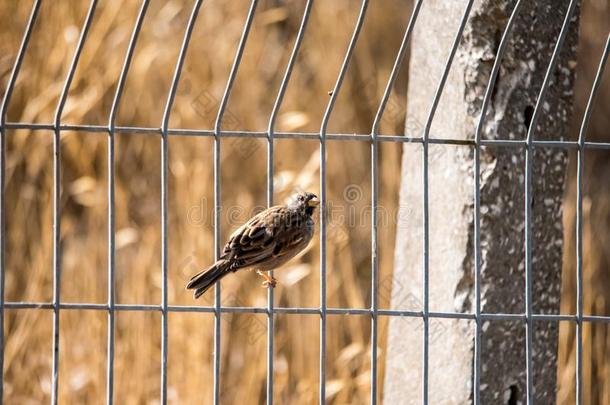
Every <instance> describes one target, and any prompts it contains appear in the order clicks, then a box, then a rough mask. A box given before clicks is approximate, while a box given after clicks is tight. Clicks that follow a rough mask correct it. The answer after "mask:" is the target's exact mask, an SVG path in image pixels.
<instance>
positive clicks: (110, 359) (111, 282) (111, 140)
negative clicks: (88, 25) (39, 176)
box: [106, 0, 149, 405]
mask: <svg viewBox="0 0 610 405" xmlns="http://www.w3.org/2000/svg"><path fill="white" fill-rule="evenodd" d="M148 3H149V0H144V1H143V2H142V6H141V7H140V11H139V13H138V16H137V19H136V23H135V26H134V29H133V32H132V34H131V38H130V40H129V45H128V46H127V52H126V54H125V61H124V63H123V67H122V68H121V73H120V75H119V80H118V83H117V87H116V91H115V93H114V99H113V100H112V106H111V107H110V116H109V118H108V343H107V347H108V348H107V364H106V403H107V404H108V405H111V404H112V403H113V402H114V332H115V316H114V315H115V314H114V312H115V258H116V245H115V217H116V204H115V175H114V163H115V150H114V144H115V126H116V125H115V123H116V115H117V112H118V108H119V105H120V102H121V96H122V95H123V89H124V88H125V82H126V80H127V74H128V72H129V66H130V65H131V60H132V58H133V53H134V50H135V47H136V42H137V40H138V34H139V33H140V30H141V29H142V23H143V21H144V17H145V16H146V10H147V9H148Z"/></svg>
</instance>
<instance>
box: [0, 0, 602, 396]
mask: <svg viewBox="0 0 610 405" xmlns="http://www.w3.org/2000/svg"><path fill="white" fill-rule="evenodd" d="M41 2H42V1H41V0H36V1H35V2H34V4H33V8H32V11H31V15H30V17H29V21H28V23H27V26H26V29H25V32H24V34H23V39H22V43H21V46H20V48H19V50H18V53H17V56H16V60H15V62H14V66H13V69H12V72H11V75H10V78H9V81H8V84H7V87H6V92H5V94H4V98H3V100H2V104H1V106H0V131H1V138H0V139H1V145H0V146H1V159H2V160H1V166H0V176H1V177H0V189H1V190H2V193H1V206H0V211H1V221H2V223H1V227H2V234H1V249H0V254H1V258H0V264H1V266H2V267H1V272H0V328H2V330H1V331H0V332H1V333H0V348H2V352H4V310H5V309H7V308H8V309H26V308H30V309H32V308H33V309H47V310H52V311H53V379H52V384H53V385H52V403H53V404H56V403H57V402H58V384H59V380H58V364H59V361H60V351H59V319H60V316H59V315H60V311H62V310H100V311H106V312H107V313H108V352H107V392H106V402H107V403H108V404H111V403H113V377H114V376H113V371H114V357H115V356H114V348H115V339H114V333H115V314H116V312H117V311H154V312H160V313H161V316H162V328H161V342H162V347H161V359H160V361H161V376H160V378H161V403H163V404H165V403H166V402H167V353H168V314H169V313H170V312H207V313H213V314H214V316H215V333H214V403H219V398H220V397H219V395H220V392H219V385H220V384H219V378H220V352H221V349H222V348H221V346H220V343H221V317H222V314H223V313H250V314H256V313H258V314H266V315H267V356H266V361H267V387H266V392H267V403H269V404H271V403H272V401H273V383H274V381H273V360H274V349H273V347H274V314H311V315H319V317H320V348H319V354H320V370H319V379H320V380H319V383H320V385H319V402H320V403H324V402H325V389H326V388H325V383H326V370H325V354H326V320H327V317H328V316H329V315H347V316H349V315H368V316H370V318H371V353H370V356H371V397H370V402H371V403H373V404H374V403H377V397H378V386H377V374H378V365H377V345H378V342H377V340H378V318H379V317H380V316H390V317H392V316H402V317H414V318H420V319H422V320H423V325H424V327H423V336H422V344H423V363H422V364H423V373H422V374H423V381H422V386H423V392H422V398H423V403H425V404H427V403H429V401H428V374H429V371H428V355H429V352H428V346H429V336H430V330H429V323H430V319H432V318H445V319H464V320H472V321H474V322H475V325H476V334H475V355H474V356H475V357H474V382H473V400H474V403H476V404H478V403H480V397H479V391H480V375H481V362H480V356H481V344H482V343H481V327H482V322H483V321H486V320H490V321H498V320H513V321H522V322H523V323H524V324H525V326H526V335H527V338H526V353H527V354H526V356H527V359H526V371H527V374H526V375H527V403H528V404H531V403H533V390H534V388H533V376H532V351H533V347H532V345H533V343H532V336H533V332H532V324H533V322H535V321H551V322H559V321H569V322H573V323H575V325H576V331H577V356H576V362H577V364H576V368H577V376H576V390H577V395H576V398H577V403H578V404H581V403H582V392H581V382H582V352H583V338H582V331H583V324H584V323H585V322H606V323H608V322H610V317H606V316H585V315H584V314H583V257H582V256H583V221H582V218H583V167H584V157H585V151H586V150H588V149H604V150H610V143H607V142H606V143H603V142H589V141H587V140H586V137H585V135H586V132H587V125H588V123H589V119H590V116H591V110H592V106H593V103H594V99H595V95H596V93H597V90H598V88H599V86H600V82H601V77H602V74H603V72H604V68H605V64H606V61H607V59H608V56H609V54H610V36H609V37H608V41H607V42H606V45H605V48H604V52H603V56H602V58H601V60H600V62H599V68H598V71H597V74H596V76H595V81H594V84H593V88H592V90H591V93H590V96H589V100H588V103H587V106H586V110H585V114H584V117H583V120H582V124H581V127H580V133H579V136H578V140H577V141H541V140H536V139H535V133H534V131H535V128H536V123H537V120H538V118H539V116H540V113H541V106H542V105H543V103H544V100H545V96H546V93H547V89H548V88H549V82H550V80H551V75H552V74H553V72H554V70H555V68H556V65H557V62H558V58H559V53H560V51H561V49H562V45H563V43H564V40H565V37H566V34H567V31H568V26H569V22H570V20H571V18H572V17H573V13H574V11H575V10H576V8H577V7H576V6H577V3H578V2H577V0H571V1H570V3H569V7H568V10H567V12H566V14H565V19H564V22H563V25H562V28H561V32H560V34H559V37H558V38H557V41H556V44H555V48H554V51H553V54H552V58H551V60H550V62H549V64H548V67H547V70H546V75H545V79H544V82H543V84H542V88H541V90H540V93H539V96H538V100H537V103H536V107H535V109H534V112H533V116H532V120H531V125H530V126H529V130H528V133H527V138H526V139H524V140H508V139H505V140H502V139H499V140H498V139H494V140H487V139H482V138H481V133H482V128H483V123H484V120H485V116H486V112H487V109H488V107H489V104H490V100H491V96H492V92H493V90H494V83H495V80H496V78H497V76H498V72H499V70H500V65H501V60H502V57H503V55H504V52H505V50H506V47H507V43H508V40H509V38H510V35H511V28H512V26H513V23H514V21H515V18H516V16H518V14H519V12H520V10H521V8H522V7H521V6H522V4H523V3H525V1H523V0H519V1H518V2H517V3H516V5H515V7H514V9H513V11H512V14H511V16H510V19H509V21H508V23H507V25H506V28H505V30H504V33H503V35H502V39H501V42H500V46H499V48H498V50H497V55H496V59H495V61H494V64H493V68H492V72H491V77H490V79H489V83H488V85H487V88H486V92H485V97H484V99H483V105H482V109H481V115H480V118H479V121H478V125H477V127H476V133H475V136H474V139H473V140H455V139H443V138H430V137H429V134H430V128H431V124H432V121H433V118H434V114H435V111H436V108H437V106H438V104H439V101H440V98H441V95H442V94H443V88H444V85H445V82H446V80H447V77H448V74H449V69H450V67H451V65H452V61H453V58H454V56H455V54H456V51H457V49H458V45H459V43H460V40H461V38H462V33H463V30H464V28H465V26H466V22H467V20H468V17H469V14H470V11H471V8H472V6H473V2H474V0H468V2H467V3H466V6H465V9H464V14H463V17H462V20H461V23H460V25H459V28H458V31H457V33H456V36H455V40H454V42H453V46H452V48H451V52H450V55H449V58H448V60H447V63H446V65H445V68H444V72H443V75H442V77H441V79H440V82H439V84H438V88H437V90H436V93H435V96H434V100H433V104H432V108H431V111H430V114H429V116H428V119H427V121H426V124H425V128H424V130H423V136H413V135H412V134H406V136H403V135H400V134H395V135H382V134H380V133H379V126H380V122H381V119H382V117H383V114H384V112H385V110H386V106H387V103H388V99H389V96H390V92H391V90H392V88H393V85H394V83H395V81H396V79H397V76H398V71H399V68H400V66H401V63H402V62H403V59H404V57H405V54H406V49H407V45H408V43H409V39H410V36H411V34H412V31H413V27H414V24H415V22H416V20H417V16H418V14H419V11H420V9H421V6H422V3H423V0H418V1H417V2H416V3H415V5H414V8H413V11H412V15H411V17H410V20H409V23H408V26H407V28H406V30H405V33H404V36H403V38H402V43H401V46H400V49H399V51H398V54H397V55H396V59H395V62H394V65H393V68H392V71H391V74H390V77H389V80H388V82H387V85H386V87H385V91H384V93H383V97H382V99H381V102H380V104H379V107H378V110H377V113H376V115H375V120H374V124H373V126H372V129H371V133H370V134H339V133H334V134H333V133H328V132H327V126H328V122H329V119H330V117H331V114H332V112H333V108H334V106H335V102H336V100H337V97H338V95H339V93H340V91H341V87H342V83H343V80H344V78H345V75H346V71H347V69H348V66H349V64H350V60H351V57H352V54H353V51H354V47H355V45H356V43H357V41H358V36H359V34H360V31H361V29H362V25H363V22H364V20H365V17H366V12H367V6H368V3H369V1H368V0H363V1H362V2H361V3H360V12H359V16H358V19H357V22H356V25H355V27H354V30H353V33H352V36H351V40H350V42H349V46H348V48H347V50H346V52H345V57H344V60H343V63H342V65H341V69H340V71H339V74H338V77H337V80H336V83H335V86H334V89H333V90H332V92H331V93H330V100H329V101H328V104H327V107H326V111H325V114H324V117H323V119H322V124H321V126H320V130H319V132H316V133H305V132H279V131H275V123H276V118H277V115H278V111H279V110H280V107H281V105H282V101H283V98H284V95H285V92H286V88H287V85H288V82H289V81H290V77H291V73H292V71H293V68H294V66H295V61H296V59H297V55H298V53H299V48H300V45H301V42H302V40H303V37H304V35H305V32H306V28H307V23H308V20H309V16H310V13H311V9H312V5H313V0H308V1H307V3H306V6H305V9H304V13H303V17H302V20H301V24H300V27H299V30H298V34H297V37H296V40H295V42H294V45H293V49H292V53H291V55H290V58H289V61H288V64H287V66H286V70H285V73H284V76H283V79H282V81H281V85H280V88H279V91H278V93H277V95H276V99H275V104H274V106H273V110H272V113H271V116H270V119H269V125H268V129H267V131H263V132H255V131H238V130H237V131H225V130H223V129H222V124H223V117H224V116H225V112H226V107H227V102H228V99H229V96H230V94H231V90H232V87H233V84H234V82H235V78H236V75H237V72H238V70H239V67H240V61H241V58H242V55H243V51H244V48H245V46H246V43H247V40H248V34H249V32H250V28H251V26H252V21H253V18H254V15H255V12H256V9H257V5H258V0H252V2H251V5H250V9H249V12H248V15H247V19H246V22H245V25H244V28H243V32H242V36H241V39H240V41H239V46H238V49H237V53H236V55H235V58H234V62H233V65H232V67H231V70H230V74H229V78H228V81H227V83H226V87H225V90H224V94H223V96H222V99H221V101H220V106H219V110H218V114H217V117H216V121H215V125H214V129H213V130H204V129H201V130H187V129H177V128H170V127H169V119H170V114H171V109H172V105H173V103H174V98H175V95H176V91H177V88H178V83H179V81H180V75H181V72H182V68H183V64H184V60H185V56H186V52H187V48H188V46H189V41H190V39H191V35H192V32H193V28H194V26H195V23H196V21H197V17H198V14H199V10H200V7H201V5H202V2H203V1H202V0H197V1H196V2H195V4H194V6H193V9H192V12H191V15H190V18H189V20H188V25H187V27H186V32H185V34H184V39H183V42H182V45H181V48H180V53H179V56H178V60H177V62H176V67H175V70H174V75H173V80H172V82H171V87H170V90H169V94H168V96H167V100H166V103H165V109H164V113H163V118H162V121H161V124H160V127H154V128H145V127H127V126H117V125H115V119H116V114H117V110H118V108H119V105H120V102H121V96H122V94H123V89H124V85H125V81H126V77H127V73H128V71H129V67H130V63H131V60H132V57H133V53H134V48H135V45H136V43H137V40H138V34H139V33H140V30H141V28H142V23H143V20H144V17H145V14H146V11H147V8H148V5H149V0H144V1H143V2H142V5H141V8H140V11H139V14H138V17H137V20H136V23H135V26H134V28H133V32H132V36H131V39H130V42H129V45H128V48H127V53H126V56H125V60H124V64H123V67H122V70H121V73H120V77H119V80H118V85H117V88H116V93H115V95H114V99H113V102H112V107H111V112H110V116H109V118H108V124H107V125H65V124H62V122H61V116H62V112H63V110H64V106H65V104H66V99H67V96H68V91H69V89H70V85H71V82H72V79H73V77H74V73H75V70H76V67H77V65H78V62H79V57H80V55H81V51H82V49H83V46H84V44H85V41H86V40H87V34H88V32H89V29H90V27H91V24H92V21H93V18H94V15H95V12H96V6H97V3H98V1H97V0H92V2H91V4H90V7H89V11H88V13H87V16H86V19H85V22H84V25H83V27H82V29H81V33H80V38H79V40H78V43H77V46H76V51H75V53H74V56H73V59H72V62H71V64H70V68H69V70H68V74H67V77H66V79H65V82H64V85H63V90H62V91H61V95H60V97H59V103H58V105H57V108H56V112H55V119H54V122H53V123H49V124H32V123H27V122H7V121H6V112H7V107H8V105H9V103H10V100H11V95H12V93H13V89H14V87H15V83H16V80H17V77H18V75H19V71H20V68H21V65H22V62H23V59H24V55H25V53H26V51H27V48H28V44H29V41H30V37H31V33H32V29H33V27H34V25H35V24H36V20H37V17H38V14H39V9H40V5H41ZM9 129H27V130H32V131H37V130H51V131H53V133H54V138H53V151H54V154H53V176H54V177H53V241H54V250H53V251H54V260H53V287H54V288H53V291H54V293H53V301H52V302H7V301H5V300H4V280H5V272H6V268H5V253H6V248H5V242H6V234H5V219H6V215H7V213H6V209H5V192H4V189H5V188H4V185H5V180H6V179H5V165H6V131H7V130H9ZM62 131H81V132H102V133H107V134H108V235H109V238H108V255H109V257H108V280H109V282H108V302H107V303H106V304H94V303H66V302H62V301H61V296H60V278H61V247H60V218H61V209H60V204H59V201H60V178H61V154H60V152H61V150H60V136H61V133H62ZM117 133H147V134H152V135H159V136H160V140H161V167H162V172H161V230H162V299H161V303H160V304H159V305H137V304H136V305H128V304H117V303H116V302H115V288H116V286H115V201H114V199H115V196H114V191H115V175H114V171H113V167H114V162H115V150H114V143H115V135H116V134H117ZM174 135H186V136H202V137H211V138H213V139H214V207H215V208H214V221H215V222H214V223H215V227H214V240H215V243H214V250H215V252H216V258H218V256H219V252H220V248H221V240H220V227H219V226H218V224H219V223H220V214H221V210H220V207H221V201H220V195H221V194H220V190H221V181H220V147H221V142H220V140H221V139H222V138H229V137H234V138H263V139H266V140H267V202H268V204H269V205H271V204H272V203H273V159H274V153H273V147H274V139H297V138H299V139H309V140H314V141H318V142H319V150H320V194H321V195H320V199H321V212H324V211H325V208H326V141H328V140H340V141H343V140H357V141H362V142H367V143H369V144H370V148H371V179H372V190H371V192H372V210H371V220H372V227H371V229H370V232H371V240H372V244H371V253H372V261H371V272H372V295H371V301H370V307H369V308H367V309H355V308H354V309H349V308H347V309H346V308H329V307H328V306H327V302H326V233H327V218H326V217H325V216H324V215H320V239H321V242H320V305H319V307H313V308H301V307H290V308H282V307H274V305H273V303H274V300H273V298H274V297H273V290H272V289H269V291H268V304H267V306H266V307H239V306H238V307H236V306H222V305H221V294H220V290H221V286H220V284H217V285H216V294H215V302H214V305H213V306H194V305H193V306H174V305H168V294H167V289H168V287H167V285H168V282H167V280H168V244H169V239H168V139H169V137H170V136H174ZM380 142H413V143H417V144H421V145H422V146H423V156H424V159H423V162H424V163H423V165H424V166H423V184H424V199H423V202H422V204H423V212H424V215H423V226H424V255H423V257H424V265H423V268H422V272H423V286H422V287H423V297H424V300H423V308H422V310H421V311H401V310H385V309H379V308H378V304H377V301H378V287H379V286H378V283H379V277H378V268H377V249H378V245H377V242H378V241H377V219H378V218H377V204H378V182H379V175H378V161H377V154H378V145H379V143H380ZM430 144H442V145H465V146H469V147H471V148H473V151H474V173H475V175H474V195H475V201H474V203H475V205H474V206H475V210H474V212H475V245H474V246H475V249H474V255H475V261H474V263H475V272H474V274H475V297H476V304H475V312H474V313H448V312H432V311H430V310H429V277H428V273H429V262H428V256H429V255H428V252H429V214H428V205H429V201H428V161H429V159H428V148H429V145H430ZM483 146H496V147H508V148H522V149H523V150H525V153H526V155H525V156H526V171H525V173H526V176H525V195H526V197H525V201H526V202H527V201H529V200H530V196H529V194H530V189H531V182H532V154H533V151H534V149H535V148H563V149H573V150H576V152H577V158H578V164H577V167H578V175H577V176H578V177H577V179H578V189H577V239H576V240H577V307H576V308H577V310H576V314H573V315H548V314H535V313H533V312H532V305H531V303H532V286H531V278H532V275H531V273H532V271H531V269H532V260H531V251H532V232H531V222H532V220H531V215H532V212H531V211H532V208H531V205H530V204H528V203H526V204H525V207H524V210H525V218H526V226H525V235H526V244H525V251H526V257H525V277H526V283H525V302H526V304H525V313H520V314H503V313H482V312H481V290H480V277H481V275H480V270H481V242H480V237H481V235H480V233H481V232H480V191H479V186H480V175H479V173H480V150H481V147H483ZM3 363H4V356H1V357H0V369H3ZM2 375H3V373H1V374H0V376H2ZM2 382H3V381H2V379H1V377H0V397H1V396H2V393H3V384H2Z"/></svg>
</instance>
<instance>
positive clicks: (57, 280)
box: [51, 0, 97, 405]
mask: <svg viewBox="0 0 610 405" xmlns="http://www.w3.org/2000/svg"><path fill="white" fill-rule="evenodd" d="M96 7H97V0H92V1H91V4H90V6H89V11H88V12H87V17H86V18H85V22H84V24H83V28H82V30H81V33H80V38H79V39H78V42H77V44H76V50H75V51H74V56H73V57H72V62H71V63H70V68H69V69H68V75H67V76H66V80H65V81H64V86H63V89H62V90H61V94H60V96H59V101H58V103H57V108H56V110H55V118H54V124H53V379H52V381H53V383H52V384H53V387H52V391H51V403H52V404H54V405H55V404H57V403H58V401H59V398H58V396H59V343H60V342H59V309H60V306H59V303H60V302H61V253H62V248H61V128H60V126H61V115H62V113H63V110H64V107H65V105H66V100H67V99H68V92H69V91H70V85H71V84H72V79H74V73H75V72H76V67H77V65H78V61H79V59H80V55H81V53H82V50H83V47H84V46H85V41H86V39H87V34H88V33H89V29H90V28H91V24H92V23H93V16H94V15H95V10H96Z"/></svg>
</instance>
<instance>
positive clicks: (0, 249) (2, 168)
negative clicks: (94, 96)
mask: <svg viewBox="0 0 610 405" xmlns="http://www.w3.org/2000/svg"><path fill="white" fill-rule="evenodd" d="M40 4H41V1H40V0H36V1H34V4H33V5H32V11H31V12H30V17H29V19H28V22H27V24H26V27H25V32H24V34H23V37H22V39H21V44H20V45H19V50H18V51H17V56H16V58H15V63H14V64H13V69H12V70H11V75H10V77H9V79H8V83H7V84H6V91H5V93H4V97H3V99H2V104H0V404H1V403H3V399H4V284H5V283H4V281H5V275H6V267H5V265H6V262H5V254H6V204H5V203H6V201H5V198H6V195H5V189H4V188H5V184H6V128H5V124H6V114H7V110H8V106H9V103H10V101H11V96H12V95H13V90H14V88H15V83H16V82H17V77H18V76H19V71H20V70H21V64H22V62H23V58H24V56H25V51H26V49H27V47H28V44H29V42H30V37H31V34H32V29H33V27H34V23H35V22H36V18H37V17H38V11H39V10H40Z"/></svg>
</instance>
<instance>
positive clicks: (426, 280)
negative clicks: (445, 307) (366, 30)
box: [422, 0, 474, 404]
mask: <svg viewBox="0 0 610 405" xmlns="http://www.w3.org/2000/svg"><path fill="white" fill-rule="evenodd" d="M473 1H474V0H469V1H468V4H467V5H466V8H465V9H464V14H463V16H462V20H461V22H460V26H459V28H458V31H457V33H456V35H455V39H454V41H453V45H452V47H451V52H450V53H449V57H448V58H447V62H446V63H445V69H444V71H443V75H442V76H441V79H440V81H439V84H438V87H437V89H436V93H435V94H434V99H433V101H432V106H431V107H430V112H429V113H428V118H427V120H426V126H425V128H424V134H423V187H424V190H423V226H424V246H423V249H424V252H423V258H424V260H423V262H424V263H423V296H424V303H423V304H424V305H423V321H424V328H423V329H424V330H423V350H422V352H423V356H422V357H423V359H422V361H423V372H422V380H423V381H422V398H423V403H424V404H428V391H429V389H428V384H429V349H430V341H429V340H430V319H429V314H430V216H429V215H430V214H429V207H430V204H429V202H430V201H429V173H428V172H429V170H428V169H429V162H428V147H429V140H430V128H431V127H432V121H433V120H434V115H435V113H436V109H437V107H438V104H439V102H440V99H441V95H442V94H443V89H444V87H445V83H446V82H447V77H448V76H449V71H450V70H451V65H452V63H453V58H454V57H455V53H456V52H457V48H458V46H459V44H460V39H461V38H462V33H463V32H464V28H465V27H466V22H467V21H468V16H469V14H470V10H471V9H472V4H473Z"/></svg>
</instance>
